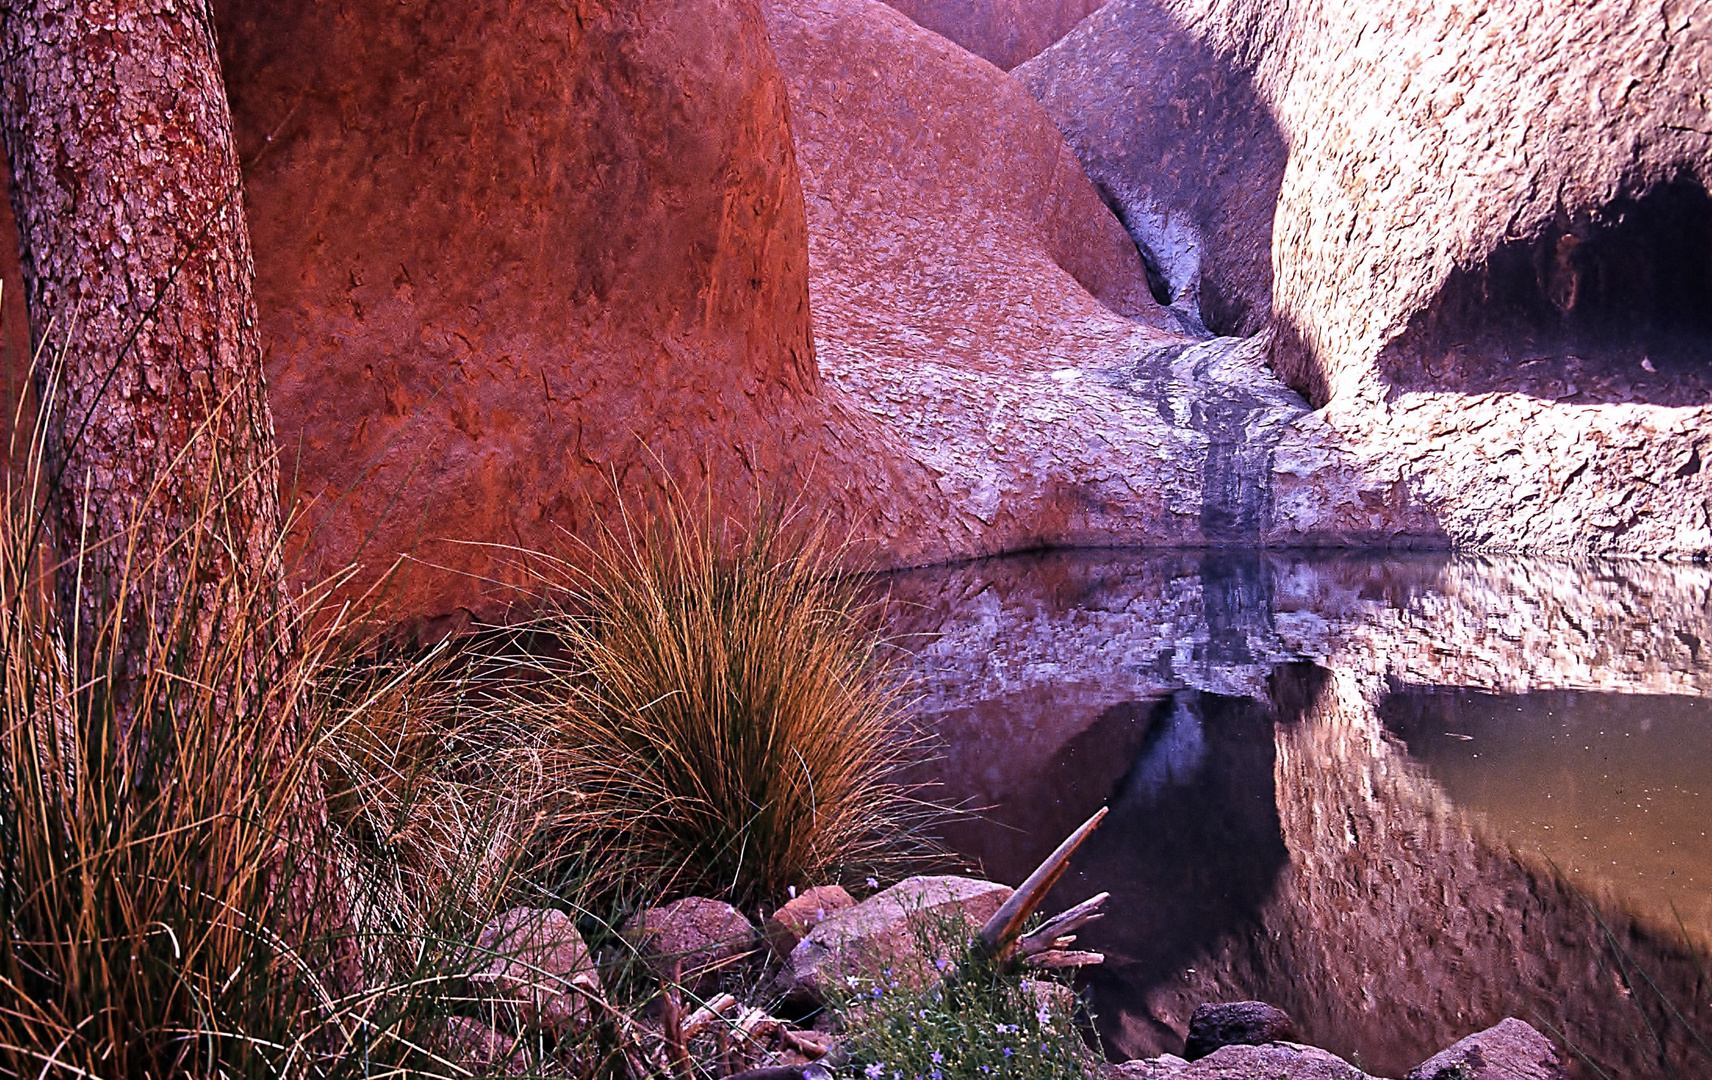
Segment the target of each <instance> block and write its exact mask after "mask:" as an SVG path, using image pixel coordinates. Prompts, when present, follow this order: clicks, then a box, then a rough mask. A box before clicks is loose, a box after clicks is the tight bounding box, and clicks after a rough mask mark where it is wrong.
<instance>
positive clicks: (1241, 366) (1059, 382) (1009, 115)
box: [768, 0, 1433, 552]
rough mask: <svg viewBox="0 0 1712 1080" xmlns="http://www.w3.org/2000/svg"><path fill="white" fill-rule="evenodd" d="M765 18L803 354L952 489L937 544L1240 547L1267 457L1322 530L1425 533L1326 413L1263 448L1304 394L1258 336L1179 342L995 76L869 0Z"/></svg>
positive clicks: (1111, 229)
mask: <svg viewBox="0 0 1712 1080" xmlns="http://www.w3.org/2000/svg"><path fill="white" fill-rule="evenodd" d="M768 13H769V25H770V27H771V30H772V36H773V42H774V45H775V48H776V49H777V50H778V55H779V61H780V64H781V66H782V68H783V70H784V72H785V75H786V78H787V81H788V83H789V86H790V92H791V98H792V117H793V122H794V124H795V128H796V135H797V147H798V154H799V159H800V161H801V163H802V169H803V183H804V190H805V192H806V195H807V197H808V206H809V251H810V269H811V276H810V287H811V293H812V296H813V302H814V310H815V320H816V323H815V326H816V342H817V347H818V350H819V355H820V360H821V363H822V365H823V368H824V370H825V372H826V375H827V379H828V381H829V382H831V383H833V384H834V385H837V386H839V387H841V388H843V389H845V390H846V391H848V392H849V394H850V395H851V398H852V399H853V400H857V401H860V402H862V404H863V407H864V408H865V409H867V410H869V411H870V412H871V413H872V414H873V415H875V416H876V417H877V418H879V419H881V420H882V421H884V422H885V423H886V424H888V425H890V426H892V427H893V428H894V430H895V431H896V432H897V433H898V436H899V437H900V439H901V440H902V441H903V442H904V443H905V444H906V445H908V446H909V447H910V448H911V453H912V455H913V456H914V457H915V459H916V460H918V461H920V462H921V463H922V464H923V465H924V467H926V468H927V469H928V470H930V471H931V472H932V474H933V475H934V476H935V477H936V479H937V483H938V485H939V487H940V488H941V489H942V490H944V491H945V492H946V493H947V494H948V495H949V496H950V498H951V501H952V505H953V508H954V511H953V514H952V516H951V517H950V518H949V520H947V522H946V523H945V526H944V527H945V530H946V537H947V539H946V543H947V545H948V546H954V547H958V548H961V549H962V550H965V551H970V552H976V551H994V550H1003V549H1004V548H1007V547H1008V548H1013V549H1014V548H1020V547H1028V546H1037V545H1040V544H1048V543H1052V544H1112V543H1155V544H1178V543H1197V542H1202V541H1209V540H1211V541H1222V540H1235V541H1239V542H1240V541H1247V542H1253V541H1256V540H1258V539H1259V538H1261V537H1263V536H1266V535H1268V531H1269V529H1270V528H1271V522H1272V516H1273V515H1272V488H1273V474H1274V472H1275V468H1276V467H1279V466H1282V467H1287V468H1289V469H1291V470H1293V472H1292V477H1293V478H1295V479H1296V480H1299V481H1300V482H1302V483H1304V484H1306V483H1311V482H1312V480H1311V478H1313V477H1321V476H1323V477H1325V478H1326V484H1325V485H1324V489H1325V494H1324V497H1323V498H1321V499H1319V501H1318V502H1316V503H1315V505H1314V509H1313V510H1312V512H1311V513H1306V514H1298V515H1297V516H1296V517H1295V518H1292V519H1291V521H1292V522H1294V521H1295V520H1298V519H1300V520H1309V519H1311V525H1310V526H1309V527H1310V528H1311V529H1313V530H1314V531H1315V535H1316V536H1330V535H1337V536H1339V537H1342V538H1361V537H1367V536H1373V535H1380V536H1386V537H1389V536H1393V535H1395V534H1397V533H1398V532H1401V531H1408V530H1410V529H1413V530H1414V531H1415V532H1416V533H1421V534H1426V533H1430V532H1431V530H1432V528H1433V524H1432V522H1431V521H1430V519H1421V520H1414V519H1409V518H1408V515H1407V514H1406V513H1404V512H1400V511H1398V510H1396V509H1391V510H1389V511H1388V510H1387V509H1386V507H1387V502H1386V500H1387V499H1390V498H1393V497H1394V492H1393V490H1392V489H1393V488H1395V482H1394V478H1393V480H1391V481H1385V480H1383V479H1381V480H1380V481H1377V482H1373V483H1369V481H1368V480H1367V479H1366V478H1365V477H1364V476H1363V475H1361V474H1360V473H1359V470H1356V469H1354V468H1353V466H1351V465H1350V463H1349V462H1348V461H1345V460H1344V459H1343V458H1340V457H1339V456H1338V453H1337V451H1336V448H1335V447H1333V446H1325V445H1322V443H1321V442H1318V441H1316V440H1319V439H1321V436H1322V435H1324V434H1326V433H1328V432H1329V429H1325V428H1323V427H1322V428H1314V429H1311V430H1308V431H1306V432H1305V433H1304V434H1302V435H1300V436H1299V437H1298V439H1297V442H1298V443H1300V444H1301V447H1300V448H1298V449H1297V450H1296V451H1294V453H1295V457H1294V458H1292V459H1291V462H1290V463H1288V464H1287V465H1285V464H1283V463H1279V464H1278V465H1275V463H1274V461H1273V447H1274V445H1275V444H1276V443H1277V442H1278V441H1279V439H1280V438H1282V437H1283V435H1284V433H1285V432H1286V431H1287V430H1288V429H1289V425H1290V424H1291V423H1292V422H1293V421H1294V420H1296V419H1297V418H1298V417H1300V416H1302V414H1303V413H1304V412H1305V406H1304V404H1303V403H1302V401H1301V399H1300V398H1299V397H1297V396H1296V395H1295V394H1293V393H1291V392H1290V391H1288V390H1286V389H1285V388H1284V387H1282V386H1281V385H1280V384H1279V383H1278V382H1277V381H1276V380H1274V379H1273V378H1271V377H1270V376H1269V375H1268V373H1267V372H1266V371H1265V369H1264V367H1263V365H1262V364H1261V356H1262V354H1263V351H1264V343H1263V342H1259V341H1254V342H1243V341H1237V340H1234V339H1213V340H1206V341H1199V340H1197V339H1196V337H1190V336H1187V335H1186V333H1185V330H1184V325H1183V323H1182V322H1181V321H1180V320H1179V319H1178V318H1177V317H1176V316H1175V315H1173V314H1172V313H1169V312H1167V311H1165V310H1164V309H1162V308H1160V307H1159V306H1158V304H1157V303H1156V302H1155V301H1154V300H1153V299H1152V296H1151V294H1150V293H1149V292H1148V289H1147V286H1146V282H1145V274H1144V269H1143V267H1142V265H1141V263H1140V260H1139V258H1138V257H1137V256H1136V253H1135V249H1134V247H1133V245H1131V244H1130V243H1129V242H1128V241H1127V240H1126V238H1125V237H1124V236H1123V235H1122V234H1123V230H1122V229H1121V228H1120V227H1119V225H1118V223H1117V222H1116V221H1115V220H1113V219H1112V217H1111V215H1110V214H1109V213H1108V212H1107V211H1106V210H1105V209H1104V207H1102V206H1101V205H1100V200H1099V198H1098V196H1097V194H1096V192H1095V191H1094V189H1093V187H1092V186H1091V185H1090V184H1089V182H1088V181H1087V179H1086V177H1084V176H1083V175H1082V174H1081V172H1080V171H1079V170H1078V169H1076V168H1074V167H1072V166H1071V165H1070V158H1069V156H1068V151H1067V150H1066V149H1065V146H1064V143H1063V141H1062V138H1061V137H1060V136H1059V135H1058V133H1057V132H1056V131H1055V130H1054V129H1053V127H1052V125H1051V122H1050V120H1049V119H1048V118H1047V116H1046V114H1045V113H1044V112H1043V111H1042V110H1041V109H1040V107H1039V106H1038V105H1037V104H1036V103H1035V102H1033V101H1032V100H1031V99H1030V98H1029V97H1028V96H1027V95H1026V94H1025V93H1023V92H1022V91H1021V89H1020V88H1019V87H1018V86H1017V85H1016V84H1015V83H1014V82H1013V81H1012V80H1010V79H1008V78H1006V77H1005V76H1004V75H1002V74H1001V73H999V72H996V71H994V70H993V68H992V67H991V66H989V65H987V64H983V63H981V62H980V61H978V60H976V59H975V58H973V57H971V56H970V55H969V54H968V53H966V52H964V51H963V50H961V49H959V48H957V47H956V46H954V45H952V44H950V43H948V42H946V41H945V40H944V39H942V38H940V37H938V36H936V35H933V34H930V33H928V32H926V31H924V30H922V29H921V28H920V27H918V26H916V25H915V24H913V23H911V22H910V21H909V20H907V19H905V18H903V17H902V16H901V15H899V14H898V13H897V12H896V11H893V10H892V9H891V8H888V7H886V6H885V5H883V4H880V3H878V2H877V0H773V2H772V3H771V4H770V6H769V8H768ZM876 73H880V74H878V75H876ZM1124 314H1128V315H1131V316H1133V318H1125V317H1123V316H1124ZM1197 336H1198V335H1197ZM1285 528H1286V530H1287V531H1288V530H1293V529H1295V525H1293V524H1287V525H1286V526H1285Z"/></svg>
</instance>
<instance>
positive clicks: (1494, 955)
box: [1124, 676, 1712, 1077]
mask: <svg viewBox="0 0 1712 1080" xmlns="http://www.w3.org/2000/svg"><path fill="white" fill-rule="evenodd" d="M1274 777H1275V787H1276V799H1277V813H1278V821H1279V825H1280V828H1281V829H1282V833H1283V838H1284V843H1285V845H1286V846H1287V847H1288V849H1289V860H1290V862H1289V868H1288V869H1287V870H1286V871H1285V872H1284V873H1283V875H1282V876H1281V877H1280V879H1279V882H1278V888H1277V891H1276V892H1275V893H1274V894H1273V895H1272V897H1271V898H1270V900H1269V901H1268V902H1267V903H1266V905H1265V908H1264V911H1263V912H1262V913H1261V914H1260V916H1259V921H1260V922H1261V924H1262V926H1261V929H1260V930H1259V932H1258V933H1256V934H1253V935H1249V936H1247V937H1244V938H1240V939H1232V940H1229V941H1226V942H1224V943H1223V944H1221V945H1220V946H1219V947H1217V948H1214V949H1211V950H1208V951H1207V952H1206V953H1205V954H1203V955H1202V956H1200V957H1198V958H1194V959H1191V960H1190V961H1188V963H1187V964H1186V965H1185V968H1184V970H1182V971H1179V972H1176V973H1173V974H1174V975H1175V976H1176V977H1175V978H1174V979H1170V980H1161V981H1160V982H1159V983H1157V984H1155V986H1154V987H1153V988H1151V991H1150V992H1149V993H1148V994H1147V995H1146V1003H1147V1006H1148V1007H1149V1008H1150V1009H1151V1010H1152V1012H1153V1013H1154V1014H1155V1015H1156V1016H1158V1017H1159V1018H1161V1019H1162V1020H1164V1021H1166V1022H1167V1023H1169V1024H1170V1025H1171V1026H1172V1027H1177V1028H1179V1029H1180V1027H1181V1025H1182V1023H1183V1022H1185V1021H1186V1020H1187V1017H1188V1013H1189V1011H1190V1010H1192V1009H1193V1007H1194V1005H1195V1004H1196V1003H1197V1002H1199V1001H1204V1000H1209V999H1217V998H1219V997H1229V996H1250V995H1252V996H1257V997H1261V998H1264V999H1266V1000H1269V1001H1273V1002H1275V1003H1277V1004H1279V1005H1281V1006H1282V1007H1284V1008H1285V1009H1287V1010H1288V1011H1289V1012H1290V1013H1291V1014H1292V1015H1293V1016H1294V1017H1295V1018H1296V1019H1297V1021H1298V1022H1299V1023H1300V1024H1301V1026H1302V1028H1303V1031H1304V1034H1305V1035H1307V1036H1308V1037H1309V1038H1310V1039H1311V1040H1312V1041H1314V1042H1317V1043H1321V1044H1323V1045H1325V1046H1327V1047H1328V1048H1329V1049H1331V1050H1333V1051H1334V1052H1337V1053H1340V1054H1343V1055H1344V1056H1346V1057H1349V1058H1350V1059H1351V1060H1359V1061H1360V1062H1361V1063H1362V1064H1363V1065H1364V1066H1365V1067H1366V1068H1368V1069H1371V1070H1376V1071H1378V1072H1380V1073H1393V1074H1401V1073H1402V1072H1404V1071H1406V1070H1407V1069H1408V1068H1409V1067H1410V1066H1412V1065H1413V1064H1415V1063H1416V1062H1419V1061H1420V1060H1422V1059H1423V1058H1425V1057H1426V1056H1427V1055H1429V1054H1430V1053H1432V1052H1433V1051H1434V1050H1435V1049H1437V1048H1439V1047H1442V1046H1444V1045H1447V1044H1449V1043H1450V1042H1452V1041H1453V1040H1455V1039H1456V1038H1459V1037H1460V1036H1462V1035H1464V1034H1467V1033H1468V1032H1469V1031H1472V1030H1475V1029H1478V1028H1482V1027H1485V1026H1487V1025H1489V1024H1491V1023H1494V1022H1496V1021H1497V1020H1499V1019H1501V1018H1502V1017H1504V1016H1506V1015H1515V1016H1520V1017H1522V1018H1523V1019H1526V1020H1529V1021H1530V1022H1532V1023H1534V1024H1536V1025H1537V1026H1539V1027H1541V1028H1542V1029H1544V1030H1548V1031H1555V1032H1558V1033H1561V1040H1562V1042H1563V1043H1564V1044H1565V1045H1567V1046H1568V1047H1570V1048H1572V1053H1571V1054H1570V1055H1568V1057H1569V1058H1570V1059H1571V1061H1570V1064H1571V1067H1572V1073H1575V1072H1580V1073H1581V1074H1582V1075H1585V1076H1595V1075H1599V1074H1598V1073H1596V1072H1595V1071H1593V1067H1594V1066H1596V1067H1597V1068H1598V1069H1602V1070H1604V1072H1605V1073H1606V1074H1607V1075H1611V1076H1621V1077H1649V1076H1661V1077H1662V1076H1667V1075H1673V1073H1672V1071H1671V1070H1672V1069H1674V1070H1675V1073H1674V1074H1675V1075H1681V1074H1684V1070H1687V1071H1688V1072H1690V1073H1692V1072H1693V1071H1694V1070H1696V1069H1701V1068H1706V1067H1708V1066H1712V1058H1708V1057H1707V1056H1706V1055H1704V1053H1703V1051H1702V1050H1701V1049H1699V1048H1698V1047H1696V1046H1695V1044H1694V1042H1693V1039H1692V1036H1691V1035H1690V1033H1689V1031H1688V1030H1687V1028H1686V1027H1685V1026H1684V1025H1683V1023H1681V1022H1678V1021H1676V1020H1673V1019H1672V1018H1671V1017H1670V1016H1669V1015H1668V1013H1667V1008H1666V1006H1664V1005H1663V1004H1662V1003H1661V998H1660V994H1662V997H1663V1000H1664V1001H1668V1002H1669V1003H1670V1004H1671V1006H1674V1007H1675V1008H1676V1009H1679V1010H1681V1011H1682V1012H1683V1013H1684V1014H1685V1019H1686V1021H1687V1023H1688V1024H1689V1025H1692V1026H1693V1027H1694V1028H1695V1029H1697V1030H1701V1031H1705V1030H1707V1029H1708V1028H1712V1000H1709V999H1708V993H1707V988H1706V986H1705V985H1703V983H1702V981H1701V978H1702V977H1701V975H1700V971H1701V967H1700V965H1701V964H1703V963H1704V961H1703V959H1701V958H1698V957H1696V956H1694V955H1693V954H1692V953H1690V952H1689V951H1688V950H1686V949H1685V948H1683V947H1681V946H1680V945H1679V944H1678V943H1676V942H1675V940H1674V939H1673V938H1672V937H1671V936H1670V935H1668V934H1666V933H1663V932H1662V931H1660V930H1657V929H1654V928H1651V927H1649V926H1647V925H1644V924H1642V923H1641V922H1638V921H1636V920H1635V919H1632V918H1630V917H1629V916H1627V915H1626V914H1624V913H1622V911H1621V910H1620V909H1619V908H1618V907H1617V906H1616V905H1615V904H1614V903H1612V902H1611V901H1609V900H1602V901H1599V902H1597V904H1596V905H1595V904H1593V903H1590V902H1589V901H1587V900H1584V899H1583V898H1582V897H1581V896H1580V895H1578V894H1577V893H1576V892H1575V891H1574V890H1573V889H1571V888H1570V887H1568V886H1566V885H1563V884H1561V883H1560V882H1559V881H1558V879H1557V878H1556V877H1555V876H1554V875H1553V874H1552V873H1551V871H1550V870H1549V868H1546V867H1540V866H1532V867H1530V866H1526V865H1524V864H1523V863H1522V862H1520V861H1518V860H1517V858H1516V857H1515V856H1514V855H1513V854H1512V853H1511V852H1509V851H1508V850H1507V849H1505V848H1503V847H1502V846H1500V845H1498V844H1495V843H1493V842H1491V841H1490V840H1489V839H1488V838H1486V837H1484V836H1482V835H1481V834H1480V832H1479V831H1477V830H1476V829H1475V828H1474V827H1472V826H1471V825H1470V823H1469V822H1468V821H1467V820H1466V819H1465V817H1464V816H1463V815H1462V814H1461V813H1460V812H1459V811H1458V810H1457V809H1456V808H1455V807H1453V806H1452V805H1451V804H1450V802H1449V801H1448V800H1447V799H1446V798H1445V796H1444V794H1443V792H1442V791H1441V790H1440V789H1439V788H1438V786H1437V785H1436V784H1435V783H1434V782H1433V781H1432V780H1430V779H1429V778H1428V777H1427V776H1426V774H1425V772H1424V771H1423V770H1422V769H1421V768H1420V767H1419V766H1418V765H1416V764H1415V763H1413V762H1412V761H1411V760H1410V759H1409V758H1408V756H1407V755H1406V753H1405V752H1404V751H1403V749H1402V747H1401V746H1400V745H1398V744H1397V743H1395V742H1393V741H1391V740H1390V739H1388V738H1387V737H1386V735H1385V734H1384V731H1383V728H1382V727H1381V725H1380V723H1379V720H1378V717H1377V715H1376V713H1375V711H1374V709H1373V707H1372V705H1371V704H1370V702H1369V701H1368V699H1367V698H1366V697H1365V696H1364V695H1363V694H1362V693H1361V692H1360V690H1359V688H1358V687H1357V685H1356V684H1355V682H1354V681H1353V680H1351V679H1348V678H1343V677H1335V676H1334V677H1333V678H1331V679H1328V680H1326V681H1325V684H1324V686H1323V688H1321V689H1320V690H1319V692H1318V693H1317V694H1315V695H1314V696H1313V700H1312V702H1311V703H1310V704H1309V705H1308V707H1307V708H1306V709H1304V710H1303V713H1302V717H1301V719H1300V720H1299V721H1296V722H1294V723H1285V724H1281V725H1280V726H1279V728H1278V731H1277V758H1276V765H1275V770H1274ZM1607 931H1608V932H1609V936H1607ZM1612 942H1615V943H1617V944H1619V945H1620V947H1621V948H1620V951H1619V950H1616V949H1613V947H1612V945H1611V943H1612ZM1647 980H1650V981H1651V984H1652V985H1656V986H1657V988H1658V991H1659V992H1658V993H1655V992H1653V991H1652V990H1650V989H1648V984H1647ZM1626 982H1627V983H1628V984H1629V985H1632V986H1633V987H1634V990H1633V992H1631V991H1630V990H1629V989H1628V988H1626V985H1625V984H1626ZM1649 1025H1650V1026H1651V1028H1653V1029H1655V1030H1657V1031H1658V1033H1659V1035H1658V1039H1659V1040H1660V1041H1659V1042H1655V1041H1654V1037H1653V1036H1652V1034H1651V1033H1650V1032H1649ZM1661 1046H1662V1052H1661V1049H1660V1048H1661ZM1124 1049H1126V1050H1128V1049H1129V1048H1128V1047H1125V1048H1124ZM1577 1053H1578V1054H1580V1055H1585V1060H1581V1059H1578V1058H1576V1054H1577ZM1664 1061H1668V1062H1670V1063H1671V1064H1670V1066H1666V1065H1664V1064H1663V1062H1664Z"/></svg>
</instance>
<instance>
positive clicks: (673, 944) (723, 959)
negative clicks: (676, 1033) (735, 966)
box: [619, 896, 758, 985]
mask: <svg viewBox="0 0 1712 1080" xmlns="http://www.w3.org/2000/svg"><path fill="white" fill-rule="evenodd" d="M619 932H620V933H621V934H622V935H623V936H624V939H625V940H626V941H628V942H630V944H631V946H632V947H633V948H635V949H636V952H637V954H638V955H639V956H641V957H642V961H643V963H645V964H647V965H648V968H649V969H650V970H651V971H653V972H655V973H656V974H658V975H666V974H668V973H669V972H670V971H671V970H672V969H673V967H674V966H676V967H677V968H678V969H679V971H680V972H681V979H682V981H683V982H684V984H685V985H694V984H696V983H697V982H699V981H700V980H701V979H702V978H703V976H705V975H708V974H710V973H712V972H713V971H714V970H715V969H717V968H719V967H722V966H724V965H726V964H728V963H730V962H731V961H733V960H736V959H739V958H741V957H743V956H745V955H747V954H748V953H750V952H751V951H753V950H754V948H755V945H756V939H757V937H758V934H757V932H756V930H755V924H754V923H752V922H750V921H749V919H748V918H747V917H746V916H745V915H744V914H743V913H742V912H741V911H738V910H737V909H736V908H734V907H732V906H731V905H730V904H727V903H723V902H721V901H718V900H709V899H707V898H705V897H701V896H688V897H685V898H684V899H682V900H677V901H674V902H672V903H670V904H664V905H662V906H660V907H653V908H648V909H647V910H645V911H639V912H637V913H636V914H635V915H632V916H631V917H630V919H629V920H628V921H626V922H625V924H624V926H623V927H622V928H621V929H620V931H619Z"/></svg>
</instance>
